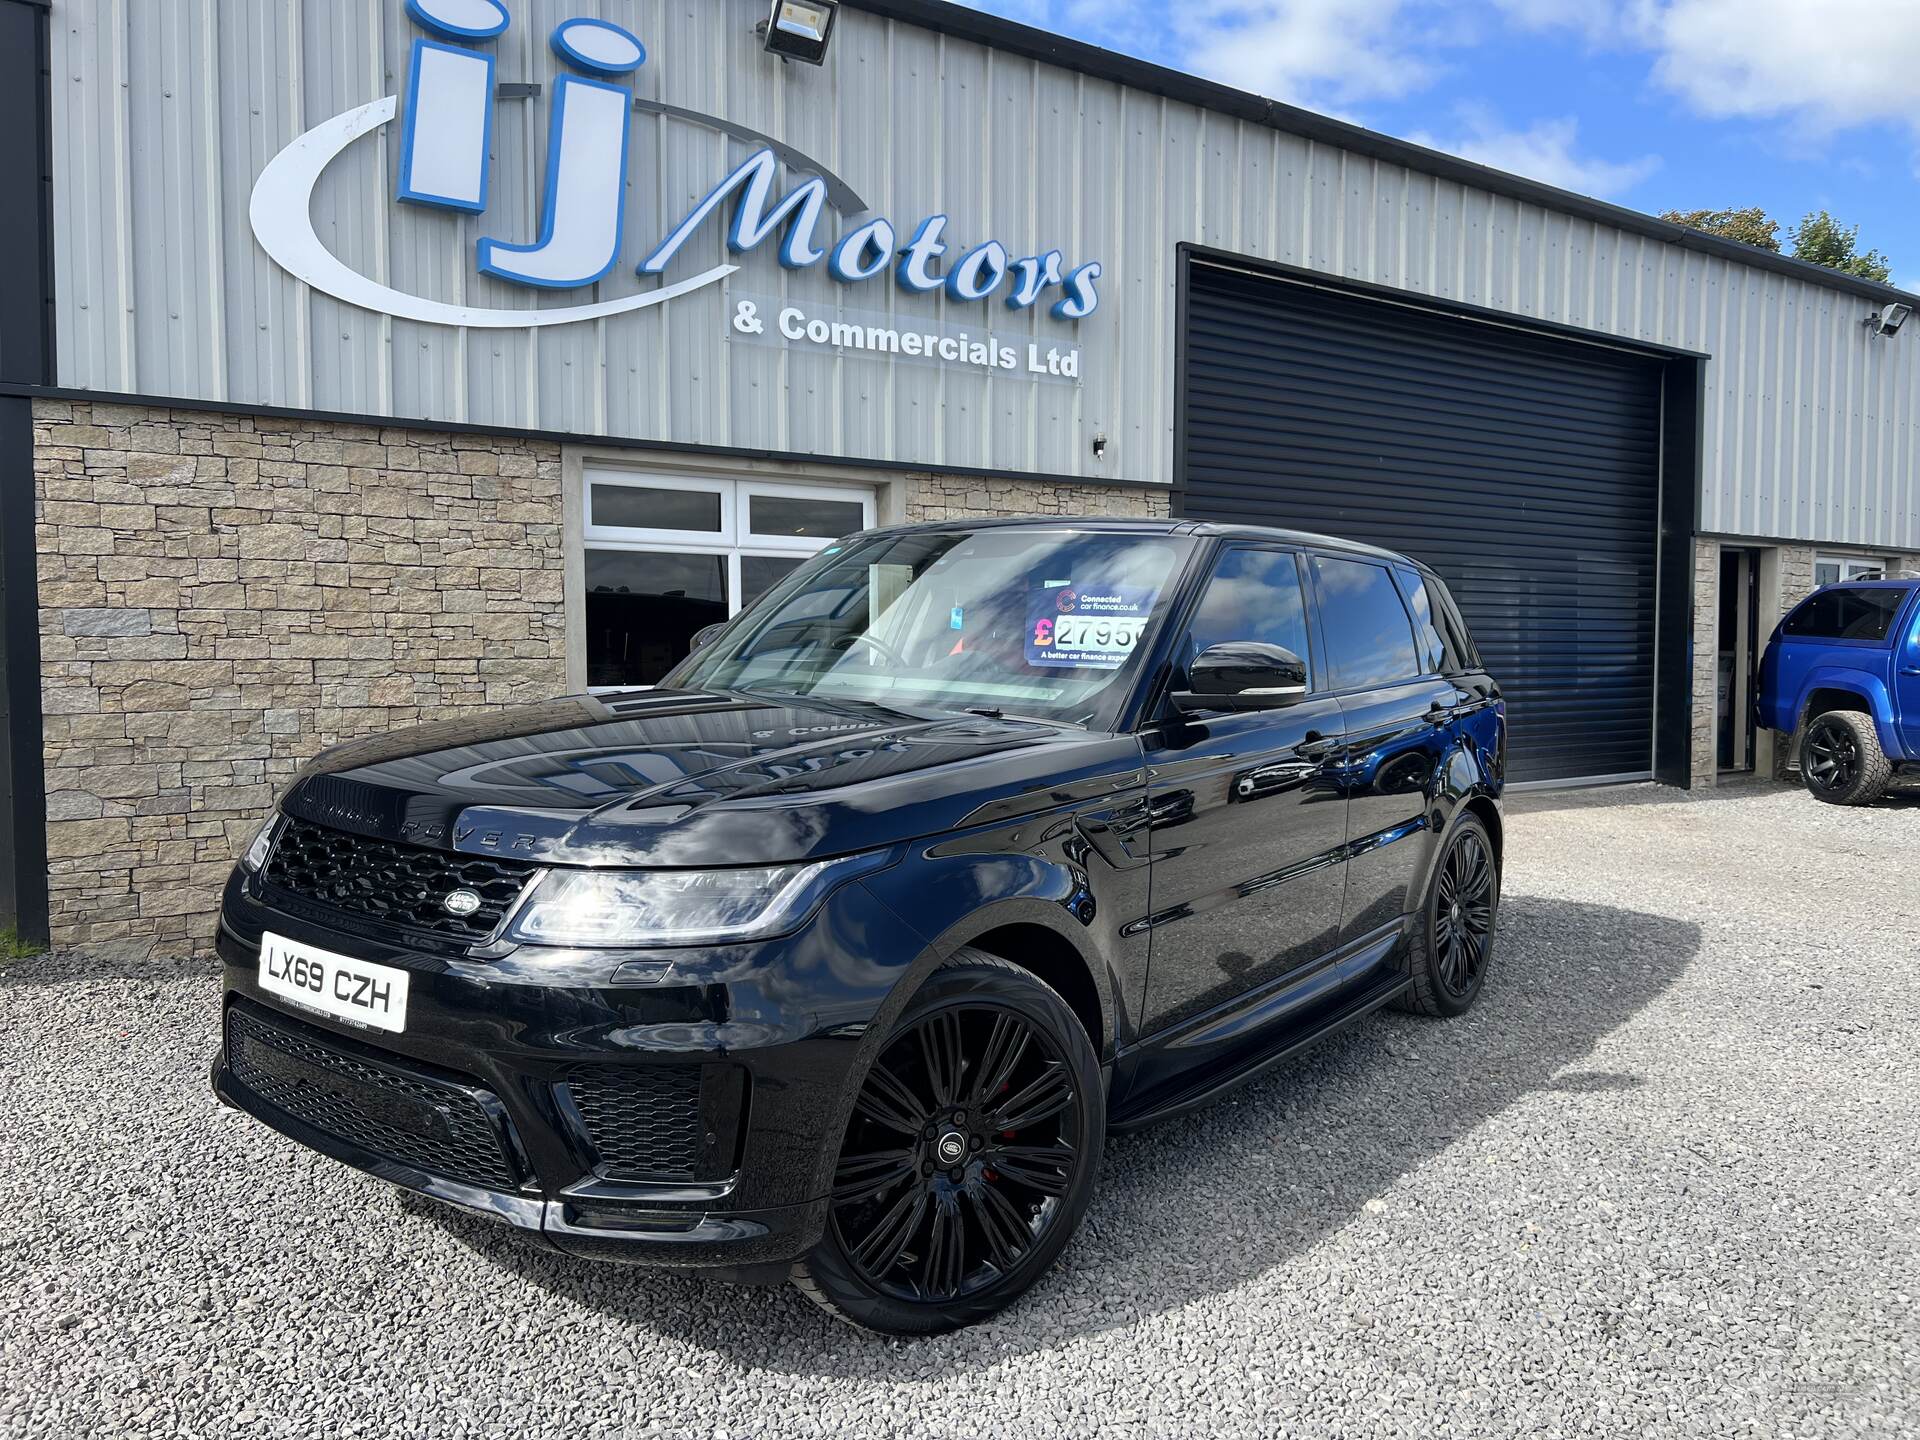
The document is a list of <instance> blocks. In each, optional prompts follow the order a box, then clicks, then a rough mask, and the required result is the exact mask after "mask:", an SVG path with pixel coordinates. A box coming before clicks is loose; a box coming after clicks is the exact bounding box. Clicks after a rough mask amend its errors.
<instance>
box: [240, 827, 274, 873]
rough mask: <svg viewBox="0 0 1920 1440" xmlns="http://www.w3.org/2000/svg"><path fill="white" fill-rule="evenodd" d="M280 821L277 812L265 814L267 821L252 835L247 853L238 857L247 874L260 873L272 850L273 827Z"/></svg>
mask: <svg viewBox="0 0 1920 1440" xmlns="http://www.w3.org/2000/svg"><path fill="white" fill-rule="evenodd" d="M279 823H280V815H279V812H277V811H276V812H275V813H274V814H272V815H269V816H267V823H266V824H264V825H262V826H261V827H260V833H259V834H258V835H256V836H254V837H253V843H252V844H251V845H249V846H247V853H246V854H245V855H242V856H241V857H240V865H241V868H243V869H244V870H246V872H247V873H248V874H249V875H257V874H259V873H260V867H261V866H262V865H265V864H266V863H267V856H268V854H269V853H270V852H271V851H272V850H273V831H274V827H275V826H277V825H278V824H279Z"/></svg>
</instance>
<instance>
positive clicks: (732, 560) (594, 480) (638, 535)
mask: <svg viewBox="0 0 1920 1440" xmlns="http://www.w3.org/2000/svg"><path fill="white" fill-rule="evenodd" d="M597 485H612V486H619V487H621V488H623V489H632V490H666V491H677V492H681V493H685V492H688V491H693V492H697V493H701V494H717V495H719V496H720V497H721V502H720V529H719V530H718V531H711V530H650V529H645V528H641V527H634V526H618V525H596V524H594V523H593V490H594V487H595V486H597ZM577 493H578V496H579V501H578V503H579V507H580V508H579V512H578V513H579V517H580V521H579V530H578V532H577V533H578V535H579V537H580V538H579V544H578V550H577V553H576V555H575V556H574V557H573V563H574V564H575V565H576V566H577V568H578V571H579V572H580V573H582V574H584V570H585V565H586V554H587V552H588V551H590V550H610V551H619V552H625V553H627V554H632V555H662V554H670V555H718V556H723V557H725V559H726V580H727V618H728V619H732V618H733V617H734V616H735V615H738V614H739V613H740V611H741V610H742V608H744V607H743V606H742V604H741V595H742V591H743V586H742V584H741V578H742V576H741V561H743V560H745V559H748V558H765V559H772V560H794V559H799V560H804V559H807V558H808V557H810V556H813V555H816V554H818V553H819V552H820V551H822V550H824V549H825V548H826V547H827V546H829V545H831V544H833V543H834V541H835V539H837V538H838V537H837V536H832V535H820V536H814V535H759V534H754V533H752V531H751V530H750V528H749V527H750V526H751V524H752V517H753V504H752V502H753V497H755V496H768V497H772V498H776V499H783V500H824V501H830V502H839V503H849V504H858V505H859V506H860V507H861V510H860V514H861V526H860V528H861V529H863V530H865V529H871V528H872V527H873V526H874V525H875V524H877V523H878V516H879V510H880V496H879V494H878V493H877V492H876V489H875V487H874V486H871V485H861V484H845V483H834V482H826V481H823V482H820V483H809V482H794V481H791V480H785V479H782V480H762V479H759V478H757V477H754V476H741V477H739V478H727V477H720V476H710V475H692V474H678V473H674V472H670V471H653V470H648V471H640V470H628V469H623V468H620V467H619V466H615V465H607V464H604V463H597V462H595V461H592V460H588V461H586V462H585V463H584V464H582V466H581V469H580V479H579V488H578V491H577ZM569 610H570V611H574V610H576V606H575V605H573V604H571V603H570V604H569ZM585 621H586V595H585V587H584V583H582V585H581V587H580V595H579V600H578V605H577V621H576V619H575V618H574V617H570V628H571V625H572V624H574V623H577V624H578V625H579V627H580V640H579V653H578V657H577V661H576V660H574V659H572V658H570V660H569V667H570V668H571V667H572V665H573V664H575V663H577V664H578V665H579V666H580V667H581V669H580V672H579V673H580V675H581V677H582V679H583V680H584V676H585V665H586V634H585V628H584V627H585ZM572 648H573V647H572V645H571V643H570V645H569V649H570V650H571V649H572ZM578 688H582V689H589V691H590V693H594V694H604V693H610V692H611V691H617V690H624V689H631V688H634V687H631V686H611V687H609V686H594V687H586V686H585V685H580V686H579V687H578Z"/></svg>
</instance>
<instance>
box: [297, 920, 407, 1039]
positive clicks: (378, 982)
mask: <svg viewBox="0 0 1920 1440" xmlns="http://www.w3.org/2000/svg"><path fill="white" fill-rule="evenodd" d="M409 978H410V977H409V976H408V974H407V972H406V971H404V970H396V969H394V968H393V967H392V966H391V965H375V964H374V963H373V962H372V961H370V960H354V959H351V958H349V957H348V956H345V955H335V954H334V953H333V952H332V951H330V950H316V949H315V948H314V947H313V946H311V945H296V944H294V943H293V942H292V941H291V940H286V939H282V938H281V937H280V936H278V935H275V934H272V933H271V932H269V933H268V934H266V935H264V936H262V937H261V940H260V988H261V989H262V990H265V991H266V992H267V993H268V994H269V995H278V996H279V997H280V998H281V999H282V1000H286V1001H289V1002H291V1003H292V1004H295V1005H299V1006H301V1007H303V1008H304V1009H308V1010H317V1011H319V1012H320V1013H321V1014H322V1015H331V1016H332V1017H333V1018H334V1019H336V1020H350V1021H353V1022H354V1023H355V1024H358V1025H371V1026H373V1027H375V1028H376V1029H379V1030H390V1031H392V1032H393V1033H394V1034H396V1035H398V1034H401V1033H402V1032H403V1031H405V1030H406V1028H407V981H408V979H409Z"/></svg>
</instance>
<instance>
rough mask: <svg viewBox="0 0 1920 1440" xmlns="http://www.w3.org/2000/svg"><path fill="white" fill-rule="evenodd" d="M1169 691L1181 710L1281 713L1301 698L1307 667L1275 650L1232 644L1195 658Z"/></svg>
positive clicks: (1290, 653)
mask: <svg viewBox="0 0 1920 1440" xmlns="http://www.w3.org/2000/svg"><path fill="white" fill-rule="evenodd" d="M1187 686H1188V688H1187V689H1185V690H1178V691H1175V692H1174V696H1173V703H1174V705H1175V706H1176V707H1177V708H1179V709H1180V710H1183V711H1189V712H1192V711H1204V710H1282V709H1285V708H1286V707H1287V706H1289V705H1298V704H1299V703H1300V702H1301V701H1302V700H1304V699H1306V698H1307V662H1306V661H1304V660H1302V659H1301V658H1300V657H1299V656H1298V655H1296V654H1294V653H1293V651H1291V650H1288V649H1287V648H1285V647H1284V646H1281V645H1267V644H1264V643H1262V642H1260V641H1257V640H1236V641H1233V642H1232V643H1230V644H1226V645H1215V646H1212V647H1211V648H1209V649H1207V650H1203V651H1202V652H1201V653H1200V656H1199V658H1198V659H1196V660H1195V661H1194V662H1193V664H1192V665H1191V666H1189V667H1188V669H1187Z"/></svg>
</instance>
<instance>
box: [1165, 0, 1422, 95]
mask: <svg viewBox="0 0 1920 1440" xmlns="http://www.w3.org/2000/svg"><path fill="white" fill-rule="evenodd" d="M1417 9H1418V7H1416V6H1414V5H1410V4H1408V3H1407V0H1188V3H1186V4H1183V5H1180V6H1179V7H1178V8H1177V9H1174V10H1172V12H1171V13H1172V24H1173V27H1174V32H1175V34H1176V35H1178V36H1179V37H1180V39H1181V40H1182V42H1183V49H1184V50H1185V53H1186V57H1187V62H1188V63H1189V64H1190V65H1191V66H1192V67H1193V68H1194V69H1196V70H1198V71H1199V72H1200V73H1201V74H1203V75H1208V76H1211V77H1212V78H1214V79H1216V80H1220V81H1223V82H1224V83H1226V84H1228V85H1233V86H1237V87H1239V88H1240V89H1243V90H1252V91H1255V92H1257V93H1259V94H1262V95H1267V96H1270V97H1272V98H1273V99H1276V100H1287V101H1291V102H1294V103H1296V104H1307V105H1313V104H1321V105H1325V104H1332V105H1351V104H1354V103H1357V102H1360V101H1365V100H1377V99H1383V98H1397V97H1399V96H1402V95H1408V94H1411V93H1413V92H1415V91H1418V90H1421V89H1424V88H1425V87H1426V86H1427V85H1428V84H1430V83H1431V82H1432V80H1433V78H1434V75H1435V74H1436V69H1435V63H1434V60H1433V58H1432V57H1433V47H1432V46H1430V45H1429V44H1427V43H1426V42H1427V41H1428V40H1429V39H1430V36H1429V35H1428V34H1427V33H1426V27H1425V25H1424V24H1423V22H1422V20H1421V18H1420V16H1419V15H1418V14H1417V13H1416V12H1417Z"/></svg>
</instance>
